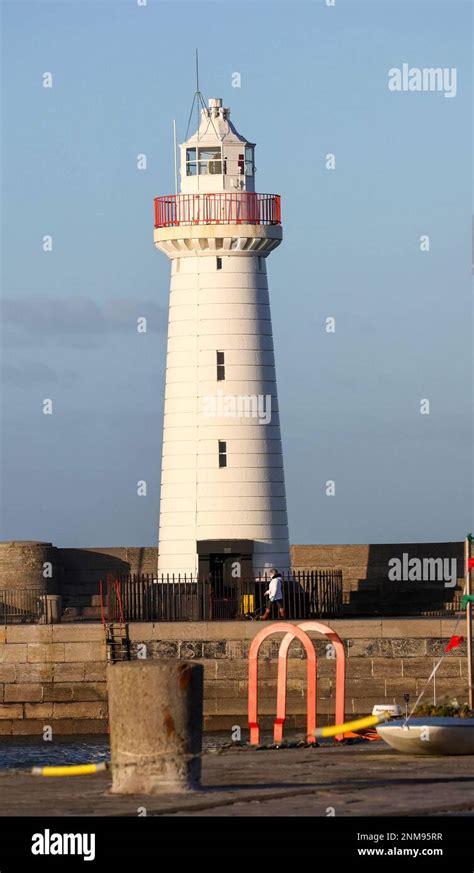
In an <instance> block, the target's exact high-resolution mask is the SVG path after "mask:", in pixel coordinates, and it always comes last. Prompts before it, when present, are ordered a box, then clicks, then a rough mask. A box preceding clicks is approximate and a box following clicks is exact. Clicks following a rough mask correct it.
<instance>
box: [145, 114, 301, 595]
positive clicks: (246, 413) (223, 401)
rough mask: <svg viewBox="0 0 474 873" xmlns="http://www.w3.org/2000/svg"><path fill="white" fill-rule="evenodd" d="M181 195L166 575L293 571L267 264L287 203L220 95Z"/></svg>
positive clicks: (166, 242)
mask: <svg viewBox="0 0 474 873" xmlns="http://www.w3.org/2000/svg"><path fill="white" fill-rule="evenodd" d="M179 154H180V192H179V193H177V194H174V195H167V196H161V197H157V198H156V199H155V230H154V242H155V246H156V247H157V248H158V249H159V250H160V251H161V252H164V254H166V255H167V256H168V258H170V260H171V283H170V297H169V321H168V345H167V359H166V387H165V405H164V423H163V456H162V471H161V491H160V524H159V558H158V571H159V573H160V574H161V573H162V574H178V573H181V574H182V573H186V574H191V575H193V576H195V575H197V574H199V575H200V576H201V577H211V578H212V577H214V578H220V579H223V580H225V579H227V578H229V579H231V578H235V576H236V575H237V576H238V575H241V576H242V577H246V578H252V577H253V576H254V575H255V574H259V573H264V572H265V571H266V570H269V569H270V568H272V567H276V568H277V569H278V570H280V571H287V570H289V568H290V557H289V540H288V519H287V509H286V497H285V478H284V468H283V453H282V443H281V433H280V419H279V409H278V394H277V381H276V370H275V356H274V347H273V337H272V321H271V314H270V299H269V292H268V280H267V266H266V265H267V258H268V256H269V255H270V254H271V252H272V251H273V250H274V249H276V247H277V246H278V245H280V243H281V240H282V227H281V214H280V197H279V196H278V195H276V194H260V193H257V192H256V190H255V172H256V168H255V143H253V142H250V141H249V140H247V139H246V138H245V137H243V136H241V135H240V134H239V133H238V132H237V130H236V129H235V127H234V125H233V123H232V122H231V120H230V110H229V109H227V108H225V107H224V106H223V105H222V100H221V99H219V98H213V99H211V100H209V102H208V106H206V105H205V104H204V101H203V106H202V109H201V112H200V120H199V126H198V130H197V132H196V133H195V134H194V135H193V136H191V138H190V139H188V140H187V141H186V142H185V143H183V144H182V145H181V146H180V147H179Z"/></svg>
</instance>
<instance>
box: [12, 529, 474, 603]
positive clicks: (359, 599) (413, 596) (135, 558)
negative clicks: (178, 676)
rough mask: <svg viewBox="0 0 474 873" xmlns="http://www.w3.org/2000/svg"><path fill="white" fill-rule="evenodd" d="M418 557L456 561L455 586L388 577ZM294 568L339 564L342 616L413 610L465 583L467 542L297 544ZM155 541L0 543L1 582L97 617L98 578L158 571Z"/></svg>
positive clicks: (442, 599) (448, 598)
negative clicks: (395, 564) (74, 545)
mask: <svg viewBox="0 0 474 873" xmlns="http://www.w3.org/2000/svg"><path fill="white" fill-rule="evenodd" d="M404 555H408V556H409V558H410V559H411V558H418V559H420V560H421V561H423V560H425V559H429V560H431V561H433V560H436V559H439V558H441V559H443V560H444V561H450V562H452V561H455V562H456V564H455V566H456V568H457V577H458V586H457V589H456V588H455V587H448V588H446V587H444V586H443V583H442V582H436V583H434V584H433V583H430V582H429V581H423V582H405V583H396V586H395V584H394V582H393V581H391V580H390V579H389V578H388V572H389V561H391V560H392V559H393V558H398V559H399V560H400V561H402V559H403V556H404ZM291 561H292V566H293V568H295V569H296V570H298V569H301V570H304V569H319V570H341V571H342V579H343V588H344V592H343V601H344V614H345V615H354V616H356V615H360V616H365V615H373V614H385V615H394V614H397V615H411V614H419V613H421V612H422V611H426V610H428V611H434V610H437V609H438V610H439V609H443V608H444V607H445V605H446V604H448V606H449V604H450V603H451V602H452V600H453V598H454V596H455V593H456V590H457V591H459V588H460V586H462V581H461V580H462V577H463V574H464V557H463V543H462V542H444V543H385V544H377V543H370V544H363V545H357V544H356V545H352V544H347V545H346V544H345V545H293V546H291ZM44 562H50V563H51V572H52V576H51V578H46V579H45V578H44V576H43V563H44ZM157 562H158V549H157V548H156V547H143V548H138V547H133V548H130V547H126V546H123V547H117V548H109V547H102V548H101V547H94V548H81V549H65V548H58V547H55V546H53V545H52V544H51V543H35V542H20V541H16V542H4V543H0V589H3V588H6V589H10V590H11V589H18V588H30V589H38V590H43V591H45V592H46V591H48V592H51V593H58V594H60V595H61V599H62V606H63V609H64V610H65V611H66V618H69V619H71V620H75V619H85V620H88V619H90V620H94V619H97V618H99V617H100V596H99V582H100V580H101V579H102V581H103V582H105V581H106V579H107V576H112V577H116V576H125V575H128V574H138V575H140V574H146V573H148V574H155V573H156V571H157Z"/></svg>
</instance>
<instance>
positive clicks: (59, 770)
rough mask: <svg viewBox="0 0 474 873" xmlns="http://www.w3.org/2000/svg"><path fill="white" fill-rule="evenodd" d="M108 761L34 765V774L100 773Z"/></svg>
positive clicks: (75, 774) (74, 774) (81, 774)
mask: <svg viewBox="0 0 474 873" xmlns="http://www.w3.org/2000/svg"><path fill="white" fill-rule="evenodd" d="M107 767H108V763H107V762H104V763H102V764H73V765H72V766H70V767H33V769H32V771H31V773H32V775H33V776H86V775H87V774H88V773H98V772H99V771H100V770H106V769H107Z"/></svg>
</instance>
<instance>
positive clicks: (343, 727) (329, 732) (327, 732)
mask: <svg viewBox="0 0 474 873" xmlns="http://www.w3.org/2000/svg"><path fill="white" fill-rule="evenodd" d="M389 718H391V714H390V713H389V712H384V713H382V714H381V715H367V716H365V717H364V718H358V719H356V721H346V722H345V723H344V724H331V725H328V726H327V727H323V728H316V730H315V731H313V733H314V736H315V737H335V736H336V734H343V733H345V732H346V731H354V732H355V731H361V730H363V729H364V728H368V727H373V725H375V724H380V723H381V722H382V721H387V720H388V719H389Z"/></svg>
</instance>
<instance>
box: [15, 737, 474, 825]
mask: <svg viewBox="0 0 474 873" xmlns="http://www.w3.org/2000/svg"><path fill="white" fill-rule="evenodd" d="M110 784H111V778H110V772H108V771H106V772H101V773H97V774H96V775H92V776H75V777H67V778H45V777H40V776H31V775H30V774H29V773H28V772H25V771H18V770H17V771H3V772H1V773H0V815H1V816H21V815H46V816H48V815H51V816H61V815H79V816H91V815H108V816H136V815H140V814H142V815H143V814H144V811H143V810H146V814H147V815H199V816H207V815H212V816H213V817H215V816H234V815H252V816H255V815H272V816H278V815H297V816H302V815H310V816H327V815H336V816H345V815H347V816H351V815H402V816H406V815H415V816H420V815H421V816H423V815H433V814H444V815H447V814H454V815H456V814H458V815H469V814H471V815H472V814H473V813H474V756H459V757H414V756H405V755H400V754H397V753H395V752H393V751H392V750H391V749H389V748H388V747H387V746H385V745H382V743H381V742H376V743H370V744H369V743H367V744H363V745H362V744H361V745H345V746H339V747H334V746H332V745H331V746H329V745H328V746H323V747H320V748H315V749H308V748H299V749H279V750H270V749H269V750H259V751H257V750H254V749H248V748H238V747H237V748H232V749H229V750H224V751H221V752H219V753H210V752H208V753H206V754H204V755H203V775H202V788H201V790H200V791H197V792H194V793H189V794H187V795H182V794H181V795H176V794H175V795H166V796H165V795H163V796H160V797H144V796H139V795H137V796H135V795H133V796H117V795H110V794H109V793H108V792H109V788H110ZM140 809H141V812H140V811H139V810H140Z"/></svg>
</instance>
